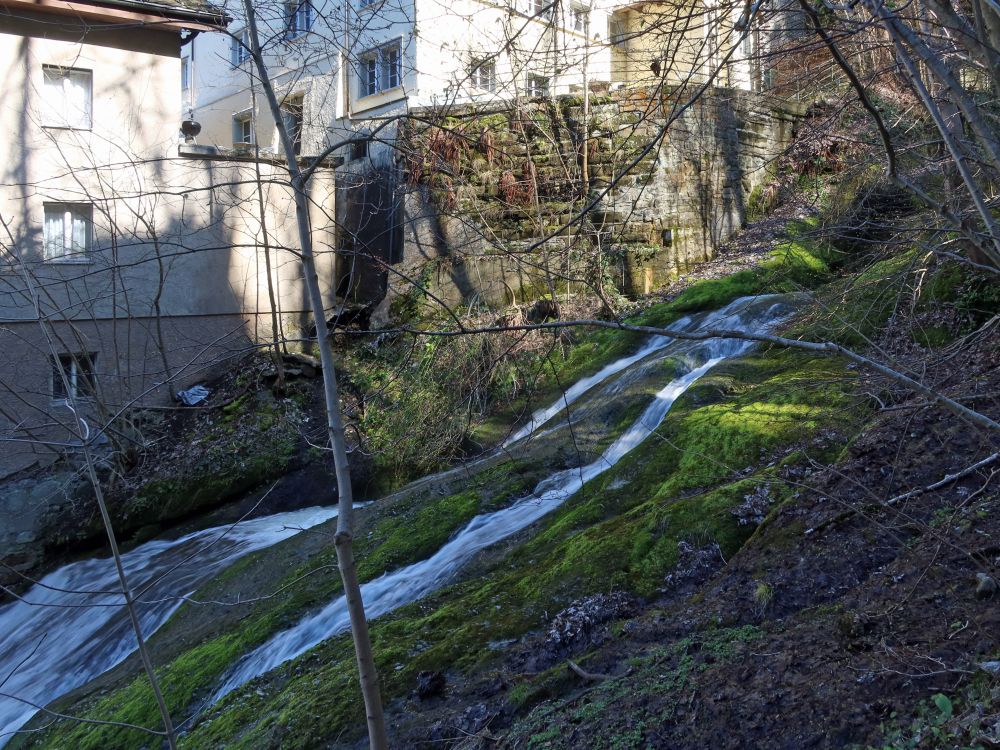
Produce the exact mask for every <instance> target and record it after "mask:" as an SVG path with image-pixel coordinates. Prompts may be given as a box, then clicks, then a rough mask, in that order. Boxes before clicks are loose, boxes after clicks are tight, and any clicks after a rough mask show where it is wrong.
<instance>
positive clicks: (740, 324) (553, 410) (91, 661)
mask: <svg viewBox="0 0 1000 750" xmlns="http://www.w3.org/2000/svg"><path fill="white" fill-rule="evenodd" d="M788 309H789V308H788V307H786V306H785V305H784V304H783V303H782V302H781V301H779V300H776V299H774V298H768V297H757V298H746V299H742V300H737V301H736V302H734V303H732V304H730V305H728V306H727V307H725V308H723V309H722V310H720V311H718V312H716V313H711V314H708V315H696V316H691V318H686V319H684V320H682V321H678V322H677V323H676V324H675V325H674V326H672V328H673V329H674V330H675V331H679V330H697V329H698V328H712V327H714V328H729V329H733V330H741V331H758V332H763V331H766V330H769V329H770V328H772V327H773V326H774V325H775V324H776V323H777V322H778V321H779V320H780V319H781V318H782V317H784V315H785V313H786V312H787V311H788ZM749 346H750V344H749V343H747V342H741V341H734V340H725V341H721V340H716V341H706V342H685V341H674V340H671V339H669V338H667V337H662V336H658V337H651V338H650V340H649V341H647V342H646V344H645V345H644V346H643V347H642V348H640V350H639V351H637V352H636V353H635V354H632V355H629V356H627V357H623V358H622V359H620V360H618V361H617V362H614V363H612V364H610V365H608V366H607V367H605V368H603V369H602V370H601V371H600V372H598V373H596V374H595V375H592V376H590V377H588V378H585V379H583V380H581V381H580V382H579V383H576V384H574V385H573V386H572V387H571V388H570V389H569V390H568V391H567V392H566V395H565V396H563V397H561V398H560V399H559V400H558V401H557V402H556V403H554V404H552V405H551V406H550V407H548V408H547V409H542V410H539V411H538V412H536V413H535V414H534V415H533V417H532V419H531V421H530V422H529V424H528V425H526V426H525V427H523V428H521V430H519V431H518V433H516V434H515V436H513V437H512V438H510V439H509V440H508V441H506V442H505V443H504V446H503V447H502V448H506V447H507V446H509V445H511V444H512V443H514V442H515V441H516V440H520V439H523V438H525V437H528V436H529V435H534V437H535V438H536V439H537V438H538V437H539V436H540V435H545V434H548V433H549V432H551V431H552V430H554V429H556V428H557V427H553V428H551V429H549V430H543V431H541V432H539V428H541V427H543V426H544V425H546V423H549V422H552V421H553V419H554V417H556V416H558V415H561V414H564V413H565V414H566V416H567V417H569V416H570V415H569V409H567V406H568V405H569V404H572V403H574V402H577V401H578V400H580V399H581V398H584V397H586V399H589V400H595V399H597V400H601V399H613V398H614V397H615V393H616V392H617V390H618V389H619V388H620V386H621V384H622V382H623V380H622V378H626V377H628V376H629V375H634V374H636V368H635V367H633V366H634V365H635V366H638V367H649V366H651V365H652V364H653V363H654V360H656V359H657V358H663V357H667V356H672V357H676V358H678V359H679V360H682V361H685V362H687V363H688V366H689V367H690V368H691V369H690V371H689V372H687V373H686V374H685V375H683V376H681V377H679V378H677V379H675V380H673V381H672V382H671V383H669V384H667V385H666V386H665V387H664V388H662V389H661V390H660V391H659V392H658V393H657V394H656V396H655V397H654V398H653V401H652V402H651V404H650V405H649V407H648V408H647V409H646V410H645V412H644V413H643V414H642V416H641V417H640V418H639V419H638V420H637V421H636V422H635V423H634V424H633V425H632V426H631V427H630V428H629V429H628V430H627V431H626V432H625V433H624V434H623V435H622V436H621V437H619V438H618V439H617V440H615V441H614V443H612V444H611V446H610V447H608V449H607V450H606V451H605V452H604V453H603V454H602V455H601V457H600V458H598V459H597V460H596V461H594V462H592V463H590V464H588V465H586V466H583V467H579V468H575V469H569V470H565V471H559V472H556V473H555V474H553V475H552V476H550V477H548V478H547V479H545V480H544V481H542V482H541V483H539V484H538V486H537V487H536V488H535V491H534V492H533V493H532V494H531V495H528V496H525V497H523V498H521V499H519V500H517V501H516V502H514V503H513V504H512V505H511V506H509V507H507V508H505V509H503V510H500V511H497V512H495V513H490V514H484V515H481V516H477V517H476V518H474V519H473V520H472V521H471V522H470V523H469V524H468V525H467V526H466V527H465V528H464V529H462V530H461V531H460V532H459V533H458V534H457V535H456V536H455V537H454V538H453V539H452V540H451V541H449V542H448V543H447V544H446V545H445V546H444V547H442V548H441V549H440V550H439V551H438V552H437V553H436V554H435V555H433V556H432V557H430V558H428V559H427V560H423V561H421V562H418V563H416V564H414V565H410V566H408V567H406V568H403V569H401V570H397V571H394V572H390V573H386V574H385V575H383V576H382V577H381V578H379V579H377V580H374V581H371V582H369V583H367V584H365V585H364V586H363V596H364V600H365V607H366V610H367V614H368V617H369V618H375V617H378V616H379V615H381V614H384V613H386V612H389V611H391V610H393V609H395V608H397V607H399V606H402V605H404V604H408V603H410V602H412V601H415V600H417V599H419V598H421V597H423V596H425V595H427V594H428V593H430V592H432V591H433V590H435V589H437V588H439V587H441V586H443V585H445V584H446V583H448V582H449V581H450V580H452V579H453V578H454V576H455V574H456V572H457V571H458V570H459V569H460V568H461V567H462V565H464V564H465V563H466V562H468V560H469V559H470V558H471V557H472V556H473V555H475V554H476V553H477V552H479V551H480V550H482V549H484V548H485V547H488V546H490V545H492V544H494V543H496V542H498V541H500V540H501V539H504V538H505V537H507V536H510V535H511V534H513V533H515V532H517V531H519V530H521V529H523V528H525V527H526V526H528V525H530V524H531V523H533V522H534V521H536V520H538V519H539V518H541V517H542V516H544V515H545V514H547V513H549V512H550V511H552V510H554V509H555V508H557V507H558V506H559V505H560V504H562V503H563V502H564V501H565V500H566V499H567V498H569V497H570V496H571V495H572V494H573V493H575V492H577V491H578V490H579V489H580V488H581V487H582V486H583V484H584V483H585V482H587V481H588V480H590V479H593V478H594V477H596V476H598V475H600V474H601V473H603V472H604V471H606V470H607V469H609V468H611V467H612V466H614V464H616V463H617V462H618V461H619V460H620V459H621V458H622V457H623V456H625V455H626V454H627V453H628V452H629V451H631V450H632V449H633V448H635V446H637V445H638V444H639V443H640V442H642V441H643V440H644V439H645V438H646V437H647V436H648V435H649V434H650V433H651V432H652V431H653V430H655V429H656V427H657V426H658V425H659V424H660V422H661V421H662V420H663V418H664V416H666V414H667V411H668V410H669V409H670V407H671V405H672V404H673V402H674V400H675V399H676V398H677V397H678V396H679V395H680V394H681V393H683V392H684V391H685V390H687V388H688V387H690V385H691V384H692V383H694V382H695V381H696V380H697V379H698V378H699V377H701V376H702V375H703V374H704V373H705V372H707V371H708V370H709V369H710V368H711V367H712V366H714V365H715V364H716V363H717V362H719V361H720V360H722V359H725V358H727V357H731V356H734V355H736V354H739V353H741V352H743V351H745V350H746V349H747V348H749ZM668 347H669V348H668ZM654 352H658V353H659V354H657V355H654ZM651 371H652V370H651ZM623 372H624V373H625V374H623V375H622V376H621V377H620V378H618V379H614V378H613V376H614V375H616V374H618V373H623ZM609 380H610V381H611V382H610V383H608V384H607V385H606V386H604V387H603V389H598V388H597V386H598V385H600V384H601V383H603V382H605V381H609ZM578 410H579V408H578ZM560 424H561V423H560ZM557 426H558V425H557ZM454 471H456V470H454V469H453V470H450V471H449V472H445V474H448V473H451V472H454ZM425 481H426V480H425ZM334 515H336V511H335V509H332V508H312V509H308V510H304V511H297V512H294V513H282V514H278V515H274V516H269V517H267V518H259V519H254V520H251V521H246V522H243V523H241V524H239V525H238V526H236V527H234V528H229V527H220V528H215V529H208V530H205V531H201V532H197V533H194V534H189V535H187V536H185V537H182V538H180V539H176V540H172V541H153V542H149V543H147V544H144V545H142V546H140V547H137V548H136V549H135V550H132V551H131V552H129V553H127V554H126V555H125V560H124V562H125V567H126V571H127V575H128V577H129V580H130V582H131V583H132V585H133V587H135V588H136V589H137V590H140V591H143V594H142V596H141V601H142V605H141V608H140V609H141V622H142V628H143V632H144V633H145V634H146V635H149V634H152V633H153V632H154V631H156V630H157V629H158V628H159V627H160V626H161V625H162V624H163V623H164V622H166V620H167V619H168V618H169V617H170V615H171V614H172V613H173V612H174V611H175V610H176V609H177V607H178V606H180V603H181V600H180V598H179V596H183V595H185V594H186V592H192V591H195V590H196V589H197V588H198V587H199V586H200V585H201V584H202V583H204V582H205V581H207V580H209V579H210V578H211V577H212V576H214V575H216V574H218V573H219V572H220V571H222V570H223V569H225V568H226V567H227V566H228V565H230V564H231V563H232V562H234V561H235V560H236V559H238V558H239V557H241V556H243V555H245V554H247V553H249V552H252V551H254V550H258V549H262V548H265V547H268V546H271V545H272V544H275V543H277V542H278V541H281V540H282V539H285V538H287V537H289V536H291V535H292V534H294V533H296V531H297V530H298V529H299V528H308V527H310V526H313V525H315V524H318V523H321V522H322V521H324V520H326V519H329V518H332V517H333V516H334ZM150 584H151V585H150ZM147 586H148V590H147ZM79 592H90V593H79ZM248 593H250V594H251V595H253V594H256V593H257V592H248ZM24 599H25V602H16V603H13V604H8V605H4V606H0V746H3V745H4V744H5V743H6V741H7V740H8V739H9V737H10V733H12V732H14V731H16V730H17V729H18V728H20V727H21V726H23V725H24V723H25V722H27V720H28V719H29V718H31V716H32V715H33V714H34V713H35V711H36V709H37V707H39V706H44V705H47V704H49V703H51V702H52V701H53V700H55V699H56V698H58V697H59V696H61V695H64V694H65V693H67V692H69V691H71V690H73V689H74V688H76V687H79V686H80V685H83V684H86V683H87V682H89V681H90V680H92V679H94V678H95V677H97V676H99V675H100V674H102V673H103V672H105V671H107V670H108V669H111V668H112V667H113V666H114V665H116V664H118V663H119V662H121V661H122V660H123V659H124V658H125V657H126V656H128V655H129V654H130V653H131V652H132V651H133V650H134V642H135V639H134V636H133V635H132V633H131V630H130V628H129V625H128V619H127V617H126V616H125V613H124V612H123V609H122V597H121V593H120V591H119V589H118V581H117V577H116V576H115V572H114V568H113V565H112V563H111V561H110V560H103V559H102V560H86V561H82V562H78V563H73V564H71V565H67V566H65V567H64V568H61V569H60V570H57V571H56V572H54V573H52V574H50V575H48V576H46V577H45V578H44V579H43V580H42V581H41V583H40V584H39V585H37V586H35V587H33V588H32V589H31V590H30V591H28V592H27V593H26V594H25V595H24ZM347 627H348V620H347V613H346V610H345V608H344V602H343V600H342V599H338V600H337V601H334V602H333V603H331V604H330V605H328V606H327V607H325V608H324V609H322V610H321V611H319V612H317V613H315V614H313V615H310V616H308V617H306V618H305V619H304V620H302V621H301V622H300V623H299V624H298V625H296V626H294V627H292V628H290V629H289V630H286V631H284V632H282V633H279V634H277V635H275V636H274V637H273V638H272V639H271V641H269V642H268V643H267V644H265V645H264V646H262V647H261V648H259V649H257V650H256V651H254V652H252V653H251V654H249V655H247V656H246V657H245V658H244V659H243V660H242V661H241V662H240V663H239V664H238V665H237V666H236V668H235V669H234V670H233V671H232V672H231V673H230V674H229V675H228V676H227V679H226V680H225V683H224V685H223V686H222V687H221V688H220V689H219V691H218V693H217V695H216V698H219V697H222V696H223V695H225V694H226V693H228V692H230V691H231V690H233V689H235V688H236V687H238V686H239V685H242V684H243V683H245V682H246V681H248V680H250V679H252V678H253V677H255V676H257V675H260V674H262V673H264V672H266V671H268V670H270V669H273V668H274V667H275V666H277V665H279V664H281V663H283V662H285V661H287V660H289V659H292V658H294V657H295V656H298V655H299V654H301V653H303V652H304V651H306V650H308V649H309V648H311V647H312V646H314V645H316V644H317V643H319V642H320V641H322V640H324V639H326V638H329V637H331V636H333V635H336V634H338V633H340V632H343V631H344V630H346V629H347Z"/></svg>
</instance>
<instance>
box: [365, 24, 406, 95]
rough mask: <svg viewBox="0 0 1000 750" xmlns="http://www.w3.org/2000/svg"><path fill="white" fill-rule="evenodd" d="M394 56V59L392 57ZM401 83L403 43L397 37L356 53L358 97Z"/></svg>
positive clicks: (388, 88) (377, 92) (379, 91)
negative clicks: (379, 45)
mask: <svg viewBox="0 0 1000 750" xmlns="http://www.w3.org/2000/svg"><path fill="white" fill-rule="evenodd" d="M393 58H394V59H393ZM402 85H403V44H402V41H401V40H399V39H396V40H393V41H391V42H389V43H388V44H383V45H382V46H381V47H375V48H373V49H370V50H365V51H364V52H362V53H361V54H360V55H358V98H359V99H363V98H364V97H366V96H375V95H376V94H381V93H383V92H385V91H391V90H392V89H394V88H398V87H400V86H402Z"/></svg>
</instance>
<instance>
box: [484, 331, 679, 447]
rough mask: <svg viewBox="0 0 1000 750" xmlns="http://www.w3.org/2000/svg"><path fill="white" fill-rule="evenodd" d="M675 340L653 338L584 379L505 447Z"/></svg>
mask: <svg viewBox="0 0 1000 750" xmlns="http://www.w3.org/2000/svg"><path fill="white" fill-rule="evenodd" d="M690 321H691V319H690V318H682V319H681V320H678V321H677V322H676V323H674V325H672V326H671V328H674V329H680V328H682V327H685V326H687V324H688V323H690ZM671 341H673V339H671V338H669V337H667V336H651V337H650V338H649V339H647V340H646V342H645V343H644V344H643V345H642V346H641V347H640V348H639V351H637V352H636V353H635V354H630V355H629V356H627V357H622V358H621V359H619V360H615V361H614V362H612V363H611V364H609V365H606V366H604V367H602V368H601V369H600V370H598V371H597V372H595V373H594V374H593V375H590V376H589V377H586V378H582V379H580V380H578V381H577V382H576V383H574V384H573V385H571V386H570V387H569V388H567V389H566V392H565V393H563V394H562V395H561V396H560V397H559V399H558V400H557V401H556V402H555V403H553V404H552V405H550V406H548V407H546V408H544V409H539V410H538V411H536V412H535V413H534V414H532V415H531V418H530V419H529V420H528V422H527V424H525V425H524V426H523V427H521V428H520V429H519V430H517V432H515V433H514V434H513V435H511V436H510V437H509V438H507V439H506V440H505V441H504V443H503V445H504V447H506V446H508V445H512V444H513V443H516V442H517V441H518V440H521V439H523V438H526V437H527V436H528V435H530V434H531V433H533V432H534V431H535V430H537V429H538V428H539V427H541V426H542V425H544V424H546V423H547V422H548V421H549V420H550V419H552V418H553V417H554V416H556V415H557V414H560V413H562V412H563V411H564V410H567V409H569V407H570V405H571V404H573V403H575V402H576V401H577V400H578V399H579V398H580V396H582V395H583V394H585V393H587V392H588V391H589V390H590V389H591V388H593V387H594V386H595V385H597V384H598V383H602V382H604V381H605V380H607V379H608V378H609V377H611V376H612V375H616V374H617V373H619V372H621V371H622V370H624V369H626V368H627V367H629V366H630V365H634V364H635V363H636V362H639V361H641V360H643V359H645V358H646V357H648V356H649V355H650V354H652V353H653V352H656V351H659V350H660V349H663V348H664V347H666V346H667V344H669V343H670V342H671Z"/></svg>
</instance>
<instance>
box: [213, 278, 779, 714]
mask: <svg viewBox="0 0 1000 750" xmlns="http://www.w3.org/2000/svg"><path fill="white" fill-rule="evenodd" d="M788 312H789V307H788V305H787V304H784V303H783V302H778V301H774V300H773V299H772V298H771V297H763V298H761V297H757V298H745V299H741V300H737V301H736V302H734V303H732V304H731V305H728V306H727V307H725V308H723V309H722V310H719V311H718V312H715V313H711V314H708V315H705V316H702V318H701V320H700V321H699V327H703V328H705V329H709V328H720V327H725V328H729V329H730V330H740V331H747V332H749V331H763V330H770V329H771V328H773V327H774V326H775V325H776V324H777V323H778V322H780V320H782V319H783V318H784V317H786V316H787V314H788ZM686 322H687V321H685V324H686ZM658 338H659V337H658ZM675 345H676V348H677V352H676V356H678V357H679V358H680V359H682V360H683V361H684V362H686V363H687V365H688V366H689V368H690V369H689V370H688V371H687V372H686V373H685V374H683V375H681V376H680V377H677V378H675V379H674V380H672V381H671V382H670V383H668V384H667V385H666V386H664V387H663V388H662V389H661V390H660V391H659V392H658V393H657V394H656V395H655V396H654V398H653V400H652V403H650V404H649V406H647V407H646V410H645V411H644V412H643V413H642V414H641V415H640V416H639V418H638V419H637V420H636V421H635V422H634V423H633V424H632V426H631V427H629V428H628V429H627V430H626V431H625V432H624V433H623V434H622V435H621V436H620V437H618V438H617V439H616V440H615V441H614V442H613V443H612V444H611V445H610V446H608V448H607V449H605V451H604V452H603V453H602V454H601V455H600V457H598V458H597V459H596V460H595V461H593V462H591V463H589V464H587V465H586V466H581V467H578V468H573V469H565V470H562V471H557V472H555V473H554V474H552V475H551V476H549V477H547V478H545V479H543V480H542V481H541V482H539V483H538V485H537V486H536V487H535V489H534V491H533V492H532V493H531V494H529V495H526V496H524V497H522V498H519V499H518V500H516V501H514V502H513V503H512V504H511V505H510V506H508V507H507V508H504V509H502V510H498V511H495V512H493V513H486V514H482V515H479V516H476V517H475V518H473V519H472V520H471V521H470V522H469V523H468V525H467V526H465V528H463V529H462V530H461V531H459V532H458V533H457V534H456V535H455V536H454V537H453V538H452V539H451V540H450V541H449V542H448V543H447V544H445V545H444V546H443V547H442V548H441V549H440V550H438V551H437V552H436V553H435V554H434V555H432V556H431V557H429V558H427V559H426V560H421V561H420V562H417V563H414V564H412V565H408V566H406V567H404V568H401V569H399V570H395V571H392V572H388V573H385V574H384V575H382V576H381V577H380V578H377V579H375V580H373V581H369V582H368V583H366V584H364V585H363V586H362V587H361V595H362V598H363V599H364V602H365V612H366V615H367V617H368V618H369V619H375V618H376V617H379V616H380V615H383V614H386V613H387V612H391V611H392V610H394V609H397V608H398V607H401V606H403V605H405V604H409V603H411V602H414V601H417V600H418V599H421V598H423V597H424V596H426V595H427V594H429V593H431V592H432V591H434V590H436V589H438V588H440V587H442V586H444V585H445V584H447V583H448V582H449V581H451V580H453V578H454V576H455V574H456V572H457V571H458V570H459V569H460V568H461V567H462V566H463V565H464V564H465V563H466V562H468V561H469V560H470V559H471V558H472V557H473V556H474V555H475V554H476V553H477V552H479V551H481V550H483V549H485V548H486V547H489V546H490V545H492V544H495V543H497V542H499V541H500V540H502V539H505V538H506V537H508V536H510V535H512V534H515V533H517V532H518V531H520V530H522V529H524V528H525V527H527V526H529V525H531V524H532V523H534V522H535V521H537V520H538V519H540V518H542V517H543V516H544V515H546V514H547V513H550V512H551V511H553V510H554V509H556V508H557V507H559V506H560V505H561V504H562V503H563V502H565V501H566V500H567V499H568V498H569V497H570V496H572V495H573V494H574V493H576V492H577V491H578V490H580V488H582V487H583V485H584V484H585V483H586V482H588V481H590V480H591V479H594V478H595V477H597V476H599V475H601V474H603V473H604V472H605V471H607V470H608V469H610V468H611V467H612V466H614V465H615V464H616V463H618V461H620V460H621V459H622V458H623V457H624V456H626V455H627V454H628V453H629V452H630V451H632V450H633V449H634V448H635V447H636V446H637V445H639V444H640V443H641V442H642V441H643V440H645V439H646V438H647V437H648V436H649V435H650V434H651V433H652V432H653V431H654V430H655V429H656V428H657V427H659V425H660V423H661V422H662V421H663V419H664V417H665V416H666V415H667V412H668V411H669V410H670V407H671V406H672V405H673V403H674V401H675V400H676V399H677V398H678V397H679V396H680V395H681V394H682V393H684V392H685V391H686V390H687V389H688V388H689V387H690V386H691V385H692V384H693V383H694V382H695V381H697V380H698V378H700V377H701V376H702V375H704V374H705V373H706V372H708V371H709V370H710V369H711V368H712V367H714V366H715V365H716V364H718V363H719V362H721V361H722V360H724V359H727V358H729V357H734V356H737V355H739V354H741V353H743V352H745V351H746V350H747V349H749V348H750V347H751V346H752V345H753V344H752V342H748V341H742V340H737V339H712V340H707V341H699V342H693V343H692V342H690V341H678V342H676V344H675ZM666 346H667V345H664V346H654V345H651V344H650V343H648V342H647V344H646V345H645V346H643V347H642V348H641V349H640V351H639V352H638V353H637V354H635V355H630V356H629V357H624V358H623V359H622V360H619V362H616V363H613V364H612V365H608V366H607V367H605V368H604V369H603V370H601V373H606V374H605V375H604V377H608V376H609V375H610V374H612V373H614V372H620V371H621V370H623V369H625V368H627V367H628V366H629V365H630V364H634V363H635V362H637V361H639V359H642V357H645V356H648V355H649V354H651V353H652V352H653V351H656V350H658V349H664V348H665V347H666ZM639 354H642V357H640V356H639ZM625 360H629V361H628V363H627V364H625V365H622V366H621V367H618V364H619V363H620V362H622V361H625ZM601 373H598V375H600V374H601ZM595 378H597V376H596V375H595V376H593V377H592V378H586V379H585V380H584V381H581V382H587V383H589V385H588V388H590V387H593V386H594V385H595V384H596V382H598V381H597V380H595ZM602 379H603V378H602ZM571 390H572V389H571ZM583 392H584V391H583V390H578V391H576V392H575V395H574V399H575V398H579V396H581V395H582V393H583ZM568 393H569V391H567V395H568ZM564 403H565V402H564V400H563V399H560V401H558V402H557V403H556V404H553V406H552V407H549V408H548V409H544V410H541V411H540V412H538V413H536V415H535V416H533V417H532V419H531V421H530V422H529V425H530V426H531V430H537V429H538V428H539V427H541V426H542V425H543V424H544V423H545V422H547V421H548V420H549V419H551V418H552V417H554V416H555V415H556V414H558V413H559V412H560V411H561V408H560V406H559V405H560V404H564ZM525 436H527V433H526V434H525ZM349 627H350V620H349V617H348V612H347V603H346V600H345V598H344V597H343V596H341V597H339V598H337V599H336V600H334V601H333V602H331V603H330V604H328V605H327V606H326V607H324V608H323V609H321V610H320V611H318V612H315V613H313V614H311V615H308V616H307V617H305V618H304V619H303V620H302V621H300V622H299V623H298V624H297V625H295V626H293V627H291V628H289V629H287V630H283V631H281V632H279V633H277V634H275V635H274V636H272V637H271V639H270V640H268V641H267V642H266V643H264V644H263V645H261V646H260V647H258V648H257V649H255V650H254V651H252V652H251V653H249V654H248V655H247V656H245V657H244V658H243V659H242V660H241V661H240V662H239V663H238V664H237V665H236V667H235V668H234V669H233V670H232V671H231V672H230V673H229V674H228V675H227V676H226V678H225V681H224V682H223V684H222V686H221V687H220V688H219V690H218V691H217V692H216V694H215V696H214V699H213V700H219V699H220V698H222V697H223V696H225V695H226V694H228V693H230V692H231V691H233V690H235V689H236V688H238V687H240V686H241V685H243V684H245V683H246V682H248V681H250V680H252V679H253V678H254V677H257V676H258V675H261V674H264V673H265V672H268V671H270V670H272V669H274V668H275V667H277V666H279V665H280V664H283V663H284V662H287V661H289V660H291V659H294V658H295V657H297V656H299V655H301V654H303V653H305V652H306V651H307V650H309V649H310V648H312V647H313V646H315V645H316V644H318V643H320V642H321V641H323V640H325V639H327V638H330V637H331V636H334V635H337V634H338V633H342V632H344V631H346V630H347V629H348V628H349Z"/></svg>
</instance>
